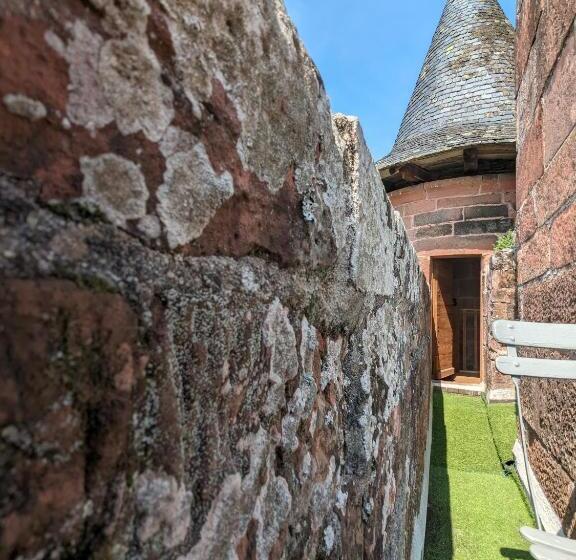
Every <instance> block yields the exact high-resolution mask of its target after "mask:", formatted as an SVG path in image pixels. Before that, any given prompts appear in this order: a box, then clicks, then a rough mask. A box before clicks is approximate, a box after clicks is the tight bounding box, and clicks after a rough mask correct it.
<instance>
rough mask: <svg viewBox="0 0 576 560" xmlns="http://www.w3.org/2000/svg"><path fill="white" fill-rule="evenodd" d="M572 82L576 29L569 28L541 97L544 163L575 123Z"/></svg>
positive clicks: (575, 75) (575, 78)
mask: <svg viewBox="0 0 576 560" xmlns="http://www.w3.org/2000/svg"><path fill="white" fill-rule="evenodd" d="M575 84H576V30H575V29H574V28H573V30H572V32H571V33H570V35H569V37H568V39H567V40H566V43H565V45H564V47H563V49H562V52H561V53H560V56H559V58H558V61H557V63H556V66H555V67H554V70H553V72H552V75H551V76H550V80H549V82H548V84H547V87H546V90H545V91H544V95H543V97H542V113H543V116H542V130H543V140H544V163H545V165H547V164H548V163H549V162H550V160H551V159H552V158H553V157H554V155H555V154H556V152H557V151H558V149H559V148H560V146H561V145H562V143H563V142H564V141H565V140H566V137H567V136H568V135H569V134H570V132H572V130H573V129H574V127H575V126H576V96H575V95H574V89H575ZM525 163H527V162H525Z"/></svg>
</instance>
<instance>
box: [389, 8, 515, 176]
mask: <svg viewBox="0 0 576 560" xmlns="http://www.w3.org/2000/svg"><path fill="white" fill-rule="evenodd" d="M514 140H515V124H514V30H513V28H512V26H511V25H510V23H509V22H508V20H507V18H506V16H505V15H504V12H503V11H502V8H500V5H499V4H498V1H497V0H447V2H446V6H445V8H444V12H443V14H442V17H441V19H440V23H439V24H438V27H437V29H436V32H435V33H434V37H433V38H432V44H431V45H430V49H429V51H428V54H427V55H426V59H425V61H424V66H423V67H422V70H421V72H420V76H419V78H418V82H417V83H416V87H415V89H414V93H413V94H412V98H411V99H410V103H409V104H408V109H407V110H406V114H405V115H404V119H403V120H402V125H401V126H400V131H399V132H398V137H397V138H396V142H395V143H394V148H393V149H392V152H391V153H390V154H388V155H387V156H386V157H384V158H382V159H381V160H380V161H379V162H378V163H377V165H378V167H379V168H380V169H383V168H387V167H390V166H391V165H395V164H398V163H405V162H408V161H411V160H414V159H417V158H419V157H423V156H428V155H431V154H436V153H440V152H443V151H446V150H450V149H453V148H458V147H465V146H475V145H479V144H497V143H504V142H514Z"/></svg>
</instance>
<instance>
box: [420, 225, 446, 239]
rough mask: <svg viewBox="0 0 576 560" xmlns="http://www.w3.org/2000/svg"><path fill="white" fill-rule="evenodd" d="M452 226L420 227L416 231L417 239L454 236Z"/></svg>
mask: <svg viewBox="0 0 576 560" xmlns="http://www.w3.org/2000/svg"><path fill="white" fill-rule="evenodd" d="M452 233H453V231H452V224H437V225H430V226H424V227H420V228H418V229H417V230H416V239H424V238H428V237H441V236H443V235H452Z"/></svg>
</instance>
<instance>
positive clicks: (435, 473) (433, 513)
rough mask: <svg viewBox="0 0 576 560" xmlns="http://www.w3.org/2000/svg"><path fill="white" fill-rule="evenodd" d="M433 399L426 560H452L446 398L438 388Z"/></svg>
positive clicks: (452, 544)
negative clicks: (445, 415) (445, 413)
mask: <svg viewBox="0 0 576 560" xmlns="http://www.w3.org/2000/svg"><path fill="white" fill-rule="evenodd" d="M432 402H433V407H434V420H433V425H432V456H431V461H430V495H429V499H428V513H427V519H426V542H425V546H424V560H450V559H451V558H452V557H453V556H454V543H453V542H452V520H451V512H450V485H449V480H448V469H447V468H446V464H447V457H446V452H447V439H446V425H445V421H444V397H443V395H442V392H441V391H438V390H434V398H433V400H432Z"/></svg>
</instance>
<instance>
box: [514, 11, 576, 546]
mask: <svg viewBox="0 0 576 560" xmlns="http://www.w3.org/2000/svg"><path fill="white" fill-rule="evenodd" d="M575 15H576V4H574V2H570V1H568V0H554V1H549V2H538V1H536V0H523V1H521V2H519V4H518V48H517V87H518V106H517V118H518V160H517V168H518V188H517V198H518V208H519V212H518V221H517V236H518V244H519V251H518V304H519V308H518V314H519V317H520V318H521V319H524V320H527V321H540V322H545V323H546V322H558V323H576V128H575V124H576V96H575V95H574V91H575V90H576V24H575V22H574V17H575ZM540 354H542V353H540ZM522 391H523V394H524V398H523V401H524V407H525V410H526V421H527V422H528V425H529V432H530V433H529V436H530V460H531V462H532V466H533V468H534V469H535V471H536V474H537V476H538V478H539V481H540V483H541V484H542V486H543V488H544V491H545V492H546V494H547V497H548V499H549V501H550V502H551V504H552V505H553V507H554V509H555V510H556V513H557V514H558V516H559V518H560V520H561V522H562V526H563V528H564V531H565V532H566V533H567V534H568V535H571V536H572V537H576V487H575V480H576V384H575V383H569V382H564V383H561V382H557V381H526V382H523V384H522Z"/></svg>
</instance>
